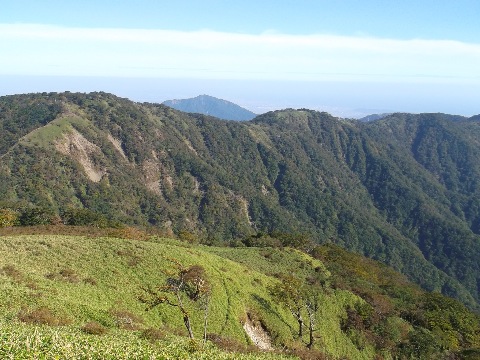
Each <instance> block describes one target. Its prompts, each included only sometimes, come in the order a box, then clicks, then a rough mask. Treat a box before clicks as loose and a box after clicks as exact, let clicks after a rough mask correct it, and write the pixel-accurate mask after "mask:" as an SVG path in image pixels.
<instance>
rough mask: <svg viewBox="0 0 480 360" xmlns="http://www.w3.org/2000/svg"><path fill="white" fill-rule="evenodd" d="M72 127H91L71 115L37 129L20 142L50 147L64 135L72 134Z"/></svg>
mask: <svg viewBox="0 0 480 360" xmlns="http://www.w3.org/2000/svg"><path fill="white" fill-rule="evenodd" d="M74 125H81V126H83V127H88V126H91V125H90V124H89V122H88V120H86V119H84V118H81V117H79V116H75V115H71V116H66V117H60V118H58V119H55V120H53V121H51V122H50V123H48V124H47V125H45V126H43V127H41V128H38V129H36V130H34V131H32V132H31V133H29V134H28V135H27V136H25V137H24V138H22V139H21V140H20V143H21V144H22V145H26V146H40V147H50V146H52V144H53V145H54V144H55V143H56V142H57V141H59V140H61V139H62V137H63V136H64V134H65V133H69V132H72V130H73V126H74Z"/></svg>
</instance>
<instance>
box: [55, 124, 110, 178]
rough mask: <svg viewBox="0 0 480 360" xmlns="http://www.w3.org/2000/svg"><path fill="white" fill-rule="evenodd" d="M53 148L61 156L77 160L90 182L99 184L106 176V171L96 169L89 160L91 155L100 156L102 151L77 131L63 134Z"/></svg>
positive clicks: (73, 130)
mask: <svg viewBox="0 0 480 360" xmlns="http://www.w3.org/2000/svg"><path fill="white" fill-rule="evenodd" d="M55 148H56V149H57V150H58V151H59V152H61V153H62V154H64V155H68V156H70V157H71V158H73V159H75V160H77V161H78V162H79V163H80V164H81V165H82V166H83V169H84V170H85V173H86V174H87V176H88V178H89V179H90V180H91V181H93V182H99V181H100V180H101V179H102V177H103V176H104V175H105V174H106V171H105V170H102V169H98V168H97V167H96V166H95V164H94V163H93V161H92V159H91V158H92V155H93V154H95V153H97V154H100V153H101V152H102V151H101V150H100V148H99V147H98V146H97V145H95V144H93V143H91V142H90V141H88V140H87V139H86V138H85V137H84V136H83V135H82V134H81V133H79V132H78V131H77V130H75V129H72V131H71V132H70V133H68V134H65V136H64V137H63V139H62V140H61V141H60V142H57V144H56V145H55Z"/></svg>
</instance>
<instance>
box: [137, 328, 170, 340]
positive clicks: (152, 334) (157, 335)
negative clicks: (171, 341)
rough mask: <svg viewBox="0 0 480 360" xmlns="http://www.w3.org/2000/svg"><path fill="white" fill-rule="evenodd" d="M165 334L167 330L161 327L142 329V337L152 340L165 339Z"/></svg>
mask: <svg viewBox="0 0 480 360" xmlns="http://www.w3.org/2000/svg"><path fill="white" fill-rule="evenodd" d="M165 336H166V334H165V331H163V330H160V329H154V328H148V329H145V330H143V331H142V338H144V339H146V340H148V341H151V342H155V341H159V340H163V339H164V338H165Z"/></svg>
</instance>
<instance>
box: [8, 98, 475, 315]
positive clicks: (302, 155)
mask: <svg viewBox="0 0 480 360" xmlns="http://www.w3.org/2000/svg"><path fill="white" fill-rule="evenodd" d="M0 110H1V111H0V132H1V133H2V134H5V135H4V136H2V137H1V138H0V199H1V201H0V211H2V209H3V210H7V211H13V212H14V215H15V214H16V216H17V218H18V219H17V220H18V222H17V223H20V224H23V225H32V224H35V222H36V221H37V223H38V222H40V223H42V224H45V223H49V222H50V223H58V222H68V221H70V220H71V219H72V217H71V216H65V214H66V213H69V212H70V214H71V213H72V211H79V210H85V209H87V210H89V211H91V212H94V213H96V214H100V215H101V216H103V220H104V221H103V223H104V224H105V223H107V222H110V224H112V223H119V222H120V223H127V224H135V225H140V226H153V227H155V228H156V229H157V230H158V231H161V232H163V233H164V234H165V235H172V234H177V235H179V234H181V233H185V234H186V233H190V234H193V235H195V236H196V237H198V238H201V240H202V241H203V242H205V243H209V244H213V243H217V244H220V243H221V242H223V243H225V242H227V243H228V242H231V241H232V242H236V241H241V240H243V239H248V238H249V237H250V236H252V235H256V234H259V233H272V232H286V233H303V234H305V235H308V236H309V237H310V238H311V239H313V240H314V241H315V242H317V243H323V244H325V243H334V244H337V245H340V246H342V247H343V248H346V249H349V250H352V251H355V252H357V253H361V254H364V255H366V256H368V257H370V258H373V259H376V260H380V261H382V262H384V263H386V264H388V265H390V266H392V267H394V268H395V269H396V270H398V271H400V272H402V273H403V274H406V275H407V276H408V277H409V279H410V280H413V281H415V282H416V283H417V284H419V285H421V286H422V287H423V288H424V289H427V290H429V291H440V292H442V293H444V294H446V295H448V296H452V297H455V298H457V299H460V300H461V301H462V302H463V303H465V304H467V305H468V306H469V307H470V308H472V309H477V310H478V309H479V308H480V305H479V302H480V294H479V283H480V263H479V262H478V258H479V257H480V227H479V225H478V224H479V223H480V203H479V199H480V180H479V179H480V162H479V160H478V159H479V158H480V144H479V143H478V141H477V138H478V137H479V136H480V125H479V124H480V123H479V122H478V121H474V120H469V119H466V118H461V117H458V116H450V115H444V114H419V115H411V114H392V115H389V116H387V117H385V118H383V119H381V120H378V121H373V122H368V123H362V122H357V121H350V120H345V119H338V118H334V117H332V116H330V115H329V114H326V113H319V112H315V111H310V110H305V109H303V110H292V109H287V110H284V111H276V112H270V113H267V114H264V115H261V116H258V117H257V118H255V119H254V120H252V121H249V122H241V123H239V122H229V121H221V120H219V119H215V118H212V117H208V116H202V115H198V114H197V115H191V114H185V113H182V112H179V111H175V110H173V109H171V108H168V107H165V106H163V105H159V104H139V103H134V102H131V101H129V100H126V99H121V98H118V97H116V96H114V95H111V94H105V93H91V94H78V93H68V92H67V93H61V94H55V93H49V94H47V93H43V94H29V95H18V96H7V97H1V98H0ZM42 212H43V213H42ZM41 214H44V215H45V216H44V215H41ZM40 215H41V216H40ZM47 215H48V216H47ZM73 218H75V217H73ZM69 219H70V220H69ZM77 225H78V224H77Z"/></svg>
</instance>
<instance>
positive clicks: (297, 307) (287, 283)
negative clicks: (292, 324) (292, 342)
mask: <svg viewBox="0 0 480 360" xmlns="http://www.w3.org/2000/svg"><path fill="white" fill-rule="evenodd" d="M280 280H281V281H280V282H279V283H277V284H276V285H275V286H274V287H272V288H271V289H270V294H271V295H272V297H273V298H274V299H276V300H277V301H278V302H280V303H281V304H282V305H283V306H285V307H286V308H287V309H288V310H289V311H290V313H291V314H292V315H293V317H294V318H295V320H297V323H298V338H299V339H301V338H302V337H303V327H304V325H305V324H304V320H303V316H302V310H303V308H304V306H305V302H304V298H303V286H304V282H303V281H302V280H300V279H299V278H297V277H295V276H292V275H288V276H284V277H282V278H281V279H280Z"/></svg>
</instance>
